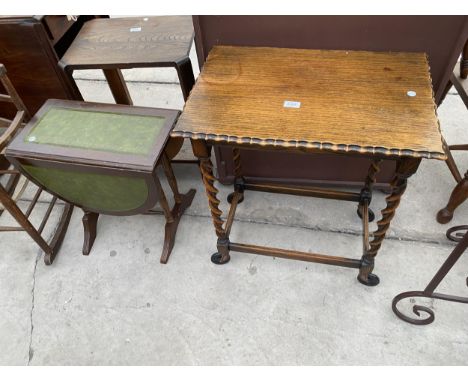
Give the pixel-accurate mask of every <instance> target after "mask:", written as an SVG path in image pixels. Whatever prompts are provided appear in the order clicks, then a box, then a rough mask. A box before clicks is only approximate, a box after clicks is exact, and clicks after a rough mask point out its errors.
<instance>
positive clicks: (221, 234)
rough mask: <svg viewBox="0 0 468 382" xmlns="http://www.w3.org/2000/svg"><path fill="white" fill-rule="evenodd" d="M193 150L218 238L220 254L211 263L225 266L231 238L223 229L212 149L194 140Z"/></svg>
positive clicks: (228, 257) (202, 142)
mask: <svg viewBox="0 0 468 382" xmlns="http://www.w3.org/2000/svg"><path fill="white" fill-rule="evenodd" d="M192 149H193V153H194V155H195V156H196V157H197V158H198V159H199V161H200V172H201V175H202V180H203V184H204V185H205V191H206V196H207V197H208V205H209V207H210V212H211V217H212V219H213V225H214V227H215V231H216V235H217V236H218V242H217V248H218V252H217V253H215V254H213V255H212V256H211V261H212V262H213V263H215V264H225V263H227V262H228V261H229V260H230V256H229V237H228V235H227V233H226V230H225V229H224V228H223V223H224V222H223V219H222V217H221V216H222V211H221V209H220V208H219V203H220V200H219V199H218V197H217V195H218V189H217V188H216V187H215V185H214V182H215V180H216V178H215V176H214V174H213V163H212V162H211V155H210V154H211V147H209V146H208V145H207V144H206V142H205V141H203V140H192Z"/></svg>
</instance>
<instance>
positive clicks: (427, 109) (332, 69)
mask: <svg viewBox="0 0 468 382" xmlns="http://www.w3.org/2000/svg"><path fill="white" fill-rule="evenodd" d="M408 92H410V93H408ZM411 92H414V93H415V96H410V95H411V94H414V93H411ZM408 94H410V95H408ZM299 103H300V104H299ZM435 110H436V106H435V103H434V99H433V93H432V86H431V77H430V74H429V66H428V63H427V58H426V55H425V54H424V53H383V52H362V51H324V50H303V49H284V48H261V47H232V46H215V47H214V48H213V49H212V50H211V52H210V54H209V56H208V58H207V61H206V63H205V65H204V67H203V70H202V72H201V74H200V76H199V78H198V80H197V82H196V84H195V86H194V88H193V90H192V92H191V94H190V97H189V99H188V101H187V103H186V105H185V108H184V111H183V113H182V116H181V117H180V118H179V121H178V123H177V125H176V127H175V129H174V130H173V131H172V133H171V135H172V136H177V137H188V138H192V139H206V140H209V141H212V142H219V143H220V144H240V145H243V144H245V145H252V144H254V145H260V146H270V147H281V148H298V149H302V150H310V151H332V152H341V153H349V152H356V153H361V154H383V155H388V156H392V157H400V156H412V157H421V158H436V159H445V154H444V150H443V148H442V139H441V134H440V129H439V123H438V119H437V115H436V111H435Z"/></svg>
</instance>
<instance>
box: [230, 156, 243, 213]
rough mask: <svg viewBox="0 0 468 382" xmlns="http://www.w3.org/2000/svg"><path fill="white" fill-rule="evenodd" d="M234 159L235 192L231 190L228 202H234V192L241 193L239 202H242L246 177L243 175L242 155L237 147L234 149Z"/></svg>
mask: <svg viewBox="0 0 468 382" xmlns="http://www.w3.org/2000/svg"><path fill="white" fill-rule="evenodd" d="M232 154H233V159H234V192H231V193H230V194H229V195H228V197H227V201H228V203H231V202H232V199H233V198H234V194H235V193H236V192H237V193H239V194H241V195H240V197H239V200H238V202H237V204H239V203H242V201H243V200H244V182H245V180H244V177H243V176H242V163H241V156H240V150H239V149H238V148H237V147H234V148H233V149H232Z"/></svg>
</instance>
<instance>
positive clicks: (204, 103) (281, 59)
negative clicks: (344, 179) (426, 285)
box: [171, 46, 446, 286]
mask: <svg viewBox="0 0 468 382" xmlns="http://www.w3.org/2000/svg"><path fill="white" fill-rule="evenodd" d="M171 136H172V137H184V138H189V139H190V140H191V143H192V148H193V152H194V154H195V155H196V156H197V157H198V158H199V160H200V170H201V174H202V178H203V182H204V184H205V187H206V193H207V196H208V201H209V207H210V210H211V215H212V218H213V224H214V227H215V230H216V234H217V237H218V241H217V249H218V252H217V253H215V254H214V255H213V256H212V257H211V260H212V261H213V262H214V263H216V264H224V263H226V262H228V261H229V259H230V252H231V251H237V252H247V253H255V254H260V255H267V256H276V257H283V258H290V259H297V260H303V261H311V262H318V263H324V264H332V265H339V266H344V267H350V268H357V269H359V274H358V280H359V281H360V282H361V283H363V284H365V285H369V286H373V285H377V284H378V283H379V278H378V277H377V276H376V275H374V274H373V273H372V271H373V269H374V259H375V256H376V255H377V252H378V251H379V249H380V246H381V244H382V241H383V239H384V237H385V234H386V232H387V230H388V228H389V226H390V221H391V220H392V218H393V216H394V214H395V210H396V208H397V206H398V204H399V202H400V198H401V196H402V194H403V193H404V191H405V188H406V185H407V179H408V178H409V177H410V176H411V175H412V174H414V173H415V172H416V170H417V168H418V166H419V164H420V162H421V159H423V158H428V159H439V160H444V159H445V158H446V156H445V153H444V149H443V145H442V137H441V134H440V128H439V123H438V119H437V115H436V106H435V103H434V97H433V91H432V87H431V77H430V72H429V66H428V62H427V57H426V55H425V54H424V53H386V52H364V51H324V50H302V49H285V48H263V47H234V46H215V47H213V49H212V50H211V52H210V54H209V56H208V58H207V61H206V63H205V65H204V67H203V69H202V72H201V74H200V76H199V78H198V80H197V82H196V84H195V86H194V88H193V89H192V92H191V94H190V97H189V99H188V100H187V103H186V105H185V108H184V111H183V113H182V115H181V117H180V119H179V120H178V123H177V125H176V127H175V128H174V130H173V131H172V132H171ZM214 145H222V146H231V147H232V148H233V154H234V160H235V182H234V192H233V193H232V194H230V195H229V198H228V201H229V202H230V203H231V207H230V210H229V213H228V215H227V218H226V221H224V220H223V218H222V211H221V210H220V208H219V204H220V200H219V199H218V198H217V193H218V190H217V188H216V187H215V184H214V182H215V180H216V178H215V176H214V173H213V164H212V162H211V148H212V147H213V146H214ZM239 148H243V149H249V148H251V149H254V148H256V149H259V148H261V149H264V150H290V151H294V152H301V153H304V155H306V154H307V153H335V154H336V155H349V156H351V155H353V156H367V157H370V158H371V159H372V162H371V166H370V167H369V170H368V174H367V177H366V179H363V187H362V189H361V191H360V192H348V191H343V190H330V189H325V188H319V187H291V186H286V185H278V184H267V183H260V182H254V181H250V182H247V181H246V180H245V179H244V178H243V176H242V164H241V157H240V154H239ZM383 159H394V160H395V161H396V162H397V163H396V171H395V175H394V177H393V180H392V182H391V193H390V194H389V195H388V196H387V197H386V207H385V208H384V209H383V210H382V212H381V213H382V217H381V218H380V220H379V221H378V222H377V226H378V228H377V230H376V231H375V232H373V233H369V205H370V203H371V198H372V190H373V185H374V183H375V175H376V173H377V172H378V171H379V164H380V162H381V161H382V160H383ZM246 190H253V191H263V192H274V193H280V194H293V195H303V196H313V197H320V198H329V199H338V200H347V201H352V202H355V203H357V205H358V211H359V212H360V215H361V216H362V225H363V254H362V256H361V258H360V259H353V258H344V257H338V256H327V255H322V254H314V253H305V252H298V251H292V250H285V249H278V248H269V247H261V246H256V245H251V244H244V243H236V242H232V241H231V240H230V238H229V235H230V231H231V226H232V224H233V221H234V216H235V211H236V208H237V205H238V204H239V203H240V202H241V201H242V200H243V198H244V191H246Z"/></svg>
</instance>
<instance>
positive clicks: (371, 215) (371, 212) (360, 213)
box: [356, 207, 375, 222]
mask: <svg viewBox="0 0 468 382" xmlns="http://www.w3.org/2000/svg"><path fill="white" fill-rule="evenodd" d="M368 210H369V213H368V215H369V222H372V221H374V219H375V214H374V211H372V210H371V209H370V208H369V209H368ZM356 212H357V214H358V216H359V217H360V218H361V219H362V212H361V208H360V207H358V209H357V211H356Z"/></svg>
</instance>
